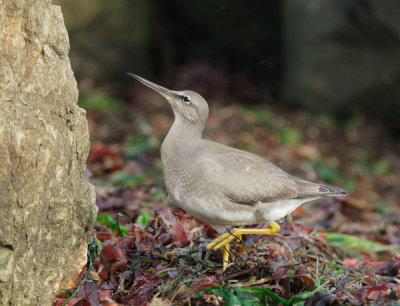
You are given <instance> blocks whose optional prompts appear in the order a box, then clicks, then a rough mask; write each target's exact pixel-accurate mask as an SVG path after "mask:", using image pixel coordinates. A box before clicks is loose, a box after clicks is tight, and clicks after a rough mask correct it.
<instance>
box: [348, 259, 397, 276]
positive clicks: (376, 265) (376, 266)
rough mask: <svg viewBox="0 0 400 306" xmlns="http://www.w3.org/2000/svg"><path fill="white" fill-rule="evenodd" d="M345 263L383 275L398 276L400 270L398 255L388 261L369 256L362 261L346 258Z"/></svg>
mask: <svg viewBox="0 0 400 306" xmlns="http://www.w3.org/2000/svg"><path fill="white" fill-rule="evenodd" d="M344 263H345V264H347V265H349V266H352V267H357V268H358V269H360V270H362V271H363V272H365V273H370V274H379V275H383V276H392V277H393V276H396V275H398V273H399V270H400V258H396V257H393V258H391V259H390V260H389V261H388V262H386V261H377V260H373V259H368V258H364V259H363V260H362V261H359V260H358V259H357V258H352V259H349V258H346V259H345V260H344Z"/></svg>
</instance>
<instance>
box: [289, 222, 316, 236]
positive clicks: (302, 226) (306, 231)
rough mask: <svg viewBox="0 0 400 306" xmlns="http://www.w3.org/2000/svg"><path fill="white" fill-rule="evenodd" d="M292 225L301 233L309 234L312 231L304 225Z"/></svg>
mask: <svg viewBox="0 0 400 306" xmlns="http://www.w3.org/2000/svg"><path fill="white" fill-rule="evenodd" d="M293 225H294V227H295V228H296V229H297V230H301V231H303V232H305V233H307V234H311V233H312V231H313V230H312V229H311V228H309V227H307V226H305V225H303V224H301V223H297V222H295V223H294V224H293ZM321 236H322V235H321Z"/></svg>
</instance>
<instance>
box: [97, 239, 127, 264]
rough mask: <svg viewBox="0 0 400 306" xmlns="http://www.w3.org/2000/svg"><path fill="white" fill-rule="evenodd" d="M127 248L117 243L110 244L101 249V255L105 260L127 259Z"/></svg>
mask: <svg viewBox="0 0 400 306" xmlns="http://www.w3.org/2000/svg"><path fill="white" fill-rule="evenodd" d="M125 256H126V253H125V250H124V249H122V248H121V247H119V246H118V245H115V244H111V243H110V244H108V245H106V246H105V247H104V249H103V250H102V251H101V254H100V257H101V259H103V260H107V261H112V260H120V259H124V260H125Z"/></svg>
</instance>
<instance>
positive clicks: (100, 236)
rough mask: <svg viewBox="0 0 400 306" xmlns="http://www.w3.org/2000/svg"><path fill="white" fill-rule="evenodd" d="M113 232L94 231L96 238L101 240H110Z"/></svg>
mask: <svg viewBox="0 0 400 306" xmlns="http://www.w3.org/2000/svg"><path fill="white" fill-rule="evenodd" d="M112 237H113V234H112V233H111V232H96V238H97V239H99V240H100V241H101V242H104V241H107V240H111V239H112Z"/></svg>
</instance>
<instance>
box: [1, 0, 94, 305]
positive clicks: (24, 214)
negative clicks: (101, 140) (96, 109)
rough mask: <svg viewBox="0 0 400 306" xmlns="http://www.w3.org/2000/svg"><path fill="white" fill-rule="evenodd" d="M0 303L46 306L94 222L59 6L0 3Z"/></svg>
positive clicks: (40, 1) (74, 267) (67, 279)
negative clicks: (84, 175)
mask: <svg viewBox="0 0 400 306" xmlns="http://www.w3.org/2000/svg"><path fill="white" fill-rule="evenodd" d="M0 41H1V49H0V50H1V51H0V65H1V66H0V304H2V305H50V304H51V303H52V301H53V296H54V294H55V292H56V291H57V290H58V289H60V287H61V284H64V285H65V286H69V285H72V284H71V280H73V279H74V278H75V279H76V276H77V273H79V271H80V269H81V268H82V266H83V265H84V264H85V261H86V249H85V248H86V239H87V236H88V233H89V231H90V229H91V227H92V225H93V222H94V218H95V216H96V210H97V209H96V207H95V204H94V198H95V194H94V188H93V186H91V185H90V184H89V183H88V182H86V181H85V180H84V179H83V172H84V169H85V167H86V158H87V154H88V150H89V141H88V130H87V122H86V118H85V112H84V110H82V109H80V108H79V107H78V106H77V104H76V103H77V98H78V90H77V85H76V81H75V79H74V76H73V72H72V70H71V66H70V62H69V59H68V51H69V40H68V34H67V31H66V29H65V26H64V21H63V17H62V14H61V10H60V7H58V6H54V5H52V4H51V0H4V1H0Z"/></svg>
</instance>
